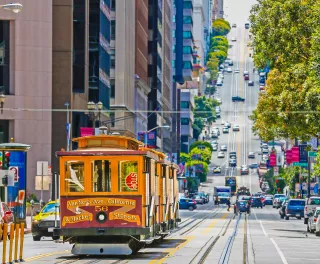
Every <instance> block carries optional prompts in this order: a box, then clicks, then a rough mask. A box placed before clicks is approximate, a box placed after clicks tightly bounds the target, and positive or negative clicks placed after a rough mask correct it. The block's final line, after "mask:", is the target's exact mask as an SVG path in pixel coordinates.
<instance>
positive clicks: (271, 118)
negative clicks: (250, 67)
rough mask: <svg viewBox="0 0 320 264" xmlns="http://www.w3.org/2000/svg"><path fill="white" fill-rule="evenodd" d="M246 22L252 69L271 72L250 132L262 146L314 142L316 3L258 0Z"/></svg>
mask: <svg viewBox="0 0 320 264" xmlns="http://www.w3.org/2000/svg"><path fill="white" fill-rule="evenodd" d="M250 20H251V32H252V34H253V41H252V45H253V47H254V51H255V52H254V56H253V57H254V62H255V65H256V66H257V67H259V68H264V67H265V65H267V64H268V63H269V64H270V65H271V68H272V70H271V72H270V73H269V75H268V80H267V88H266V94H265V95H261V96H260V98H259V102H258V105H257V108H256V110H255V111H254V112H253V114H252V116H251V119H252V120H253V121H254V126H253V131H254V132H255V133H256V134H258V135H259V136H260V137H261V138H262V139H264V140H270V139H273V138H291V139H294V138H300V139H302V140H308V139H309V138H310V137H318V136H317V132H318V131H320V123H319V122H318V120H319V118H320V115H319V110H320V97H319V93H320V78H319V77H320V48H319V40H320V24H319V21H320V1H312V0H299V1H296V0H259V1H258V4H257V5H255V6H254V7H253V8H252V10H251V16H250Z"/></svg>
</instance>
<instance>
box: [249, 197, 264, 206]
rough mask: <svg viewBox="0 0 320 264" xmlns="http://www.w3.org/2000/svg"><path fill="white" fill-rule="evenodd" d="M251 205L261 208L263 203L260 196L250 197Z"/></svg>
mask: <svg viewBox="0 0 320 264" xmlns="http://www.w3.org/2000/svg"><path fill="white" fill-rule="evenodd" d="M251 207H252V208H253V207H257V208H259V207H260V208H262V207H263V203H262V199H261V197H253V198H252V199H251Z"/></svg>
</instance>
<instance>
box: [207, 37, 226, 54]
mask: <svg viewBox="0 0 320 264" xmlns="http://www.w3.org/2000/svg"><path fill="white" fill-rule="evenodd" d="M218 46H224V47H227V48H228V47H229V42H228V39H227V38H226V37H224V36H215V37H213V38H211V45H210V50H212V51H213V49H215V48H216V47H218Z"/></svg>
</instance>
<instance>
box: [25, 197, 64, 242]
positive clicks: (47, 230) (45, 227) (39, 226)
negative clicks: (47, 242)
mask: <svg viewBox="0 0 320 264" xmlns="http://www.w3.org/2000/svg"><path fill="white" fill-rule="evenodd" d="M56 220H57V227H59V226H60V215H59V201H51V202H49V203H47V204H46V205H45V206H44V207H43V208H42V209H41V210H39V211H37V212H36V214H35V216H34V217H33V218H32V225H31V231H32V237H33V240H34V241H40V239H41V237H43V236H46V237H52V238H53V239H54V240H56V239H59V237H54V236H53V228H54V227H55V221H56Z"/></svg>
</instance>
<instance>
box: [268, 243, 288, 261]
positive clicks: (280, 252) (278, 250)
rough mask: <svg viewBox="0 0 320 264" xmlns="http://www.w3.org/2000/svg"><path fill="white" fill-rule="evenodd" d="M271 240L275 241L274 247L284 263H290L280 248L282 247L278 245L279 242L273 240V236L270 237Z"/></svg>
mask: <svg viewBox="0 0 320 264" xmlns="http://www.w3.org/2000/svg"><path fill="white" fill-rule="evenodd" d="M270 240H271V242H272V243H273V245H274V247H275V248H276V250H277V252H278V254H279V256H280V258H281V260H282V263H283V264H288V262H287V260H286V258H285V257H284V255H283V253H282V251H281V250H280V248H279V247H278V245H277V243H276V242H275V241H274V240H273V238H270Z"/></svg>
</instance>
